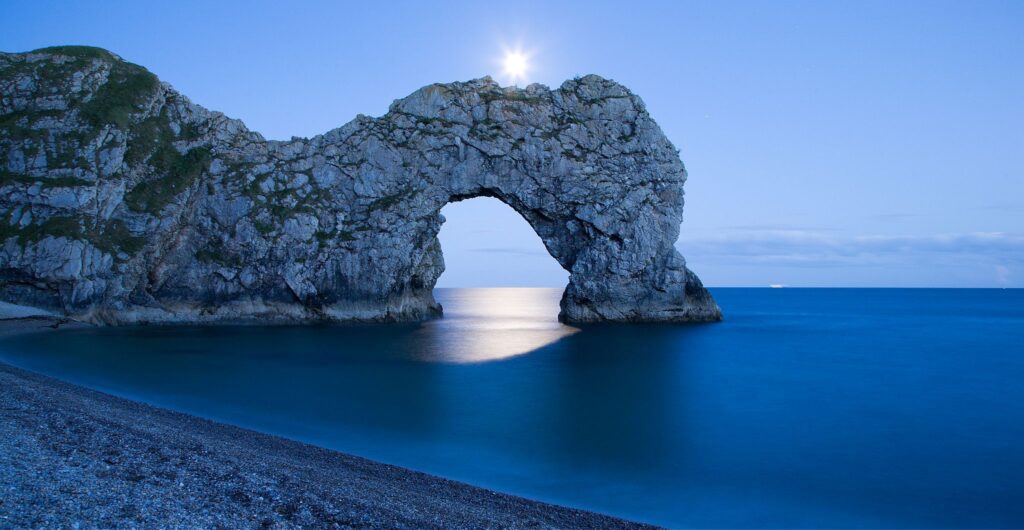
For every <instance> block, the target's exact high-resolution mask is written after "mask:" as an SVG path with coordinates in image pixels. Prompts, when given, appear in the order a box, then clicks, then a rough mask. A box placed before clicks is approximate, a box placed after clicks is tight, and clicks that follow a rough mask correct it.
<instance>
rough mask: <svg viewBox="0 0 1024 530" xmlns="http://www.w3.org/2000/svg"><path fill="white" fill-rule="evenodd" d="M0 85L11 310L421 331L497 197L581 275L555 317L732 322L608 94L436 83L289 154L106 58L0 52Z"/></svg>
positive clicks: (620, 92)
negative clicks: (467, 206) (357, 324)
mask: <svg viewBox="0 0 1024 530" xmlns="http://www.w3.org/2000/svg"><path fill="white" fill-rule="evenodd" d="M43 68H49V69H50V71H48V73H47V75H46V76H45V77H44V76H42V75H40V70H41V69H43ZM54 70H55V71H56V72H54ZM0 79H2V86H0V88H3V91H4V93H5V94H8V93H10V94H13V97H12V98H10V101H13V102H14V103H13V108H5V109H3V122H2V123H3V124H4V125H2V126H0V147H2V155H3V162H4V163H5V165H6V167H7V169H8V171H9V174H15V175H16V178H6V179H5V180H4V182H3V183H2V185H3V187H4V190H3V192H4V193H3V199H2V200H0V207H2V209H3V212H4V213H5V215H6V220H7V223H8V225H10V226H9V227H8V228H7V229H6V231H5V232H4V233H3V234H0V237H2V238H3V244H4V246H3V250H2V252H0V282H2V283H0V293H2V295H3V299H4V300H7V301H16V302H25V303H29V304H30V305H37V306H43V307H48V308H51V309H56V310H59V311H61V312H64V313H66V314H69V315H73V316H77V317H79V318H86V319H90V320H94V321H99V322H110V323H121V322H139V321H175V322H182V321H187V322H195V321H234V320H286V321H294V320H324V319H326V320H345V319H368V320H413V319H419V318H426V317H429V316H432V315H436V314H438V313H439V312H440V308H439V306H438V305H437V303H436V302H435V301H434V299H433V295H432V289H433V286H434V284H435V282H436V281H437V278H438V276H440V274H441V272H442V271H443V267H444V265H443V257H442V255H441V249H440V244H439V242H438V240H437V234H438V231H439V229H440V225H441V217H440V210H441V208H442V207H444V205H446V204H448V203H449V202H452V201H456V200H460V199H465V198H471V197H479V196H487V197H495V198H497V199H499V200H501V201H502V202H504V203H505V204H508V205H509V206H511V207H512V208H513V209H514V210H515V211H517V212H518V213H519V214H520V215H522V216H523V218H524V219H526V221H527V222H528V223H529V224H530V226H531V227H533V229H534V230H535V231H536V232H537V234H538V235H539V236H540V238H541V239H542V241H543V242H544V245H545V247H546V248H547V250H548V252H549V253H550V254H551V255H552V257H554V258H555V259H556V260H557V261H558V262H559V264H561V265H562V267H564V268H565V269H566V270H568V271H569V272H570V281H569V285H568V287H567V288H566V290H565V293H564V295H563V297H562V302H561V314H560V318H561V319H562V320H565V321H568V322H601V321H700V320H717V319H719V318H721V313H720V311H719V309H718V306H717V305H716V304H715V302H714V300H713V299H712V298H711V296H710V294H709V293H708V292H707V291H706V290H705V289H704V287H703V286H702V285H701V283H700V281H699V280H698V279H697V277H696V275H694V274H693V273H692V272H690V271H689V270H688V269H687V268H686V263H685V261H684V259H683V257H682V256H681V255H680V254H679V253H678V252H677V251H676V249H675V248H674V246H673V244H674V242H675V240H676V238H677V236H678V233H679V226H680V223H681V221H682V211H683V183H684V181H685V178H686V173H685V170H684V168H683V164H682V162H681V161H680V160H679V157H678V154H677V151H676V150H675V148H674V147H673V146H672V144H671V143H670V142H669V141H668V139H666V138H665V136H664V135H663V134H662V132H661V130H660V129H659V128H658V126H657V125H656V124H655V123H654V121H653V120H652V119H651V118H650V116H649V115H648V114H647V111H646V109H645V107H644V104H643V102H642V101H641V100H640V98H638V97H637V96H635V95H633V94H632V93H630V92H629V91H628V90H627V89H626V88H624V87H623V86H621V85H619V84H617V83H615V82H613V81H609V80H605V79H602V78H600V77H597V76H587V77H583V78H579V79H574V80H570V81H566V82H565V83H564V84H563V85H562V86H561V87H559V88H558V89H554V90H549V89H548V88H546V87H544V86H542V85H530V86H529V87H526V88H525V89H517V88H510V87H500V86H499V85H497V84H496V83H494V82H493V81H492V80H491V79H489V78H483V79H477V80H473V81H469V82H464V83H450V84H435V85H430V86H427V87H424V88H422V89H420V90H418V91H416V92H415V93H413V94H412V95H410V96H408V97H406V98H404V99H401V100H397V101H395V102H394V103H393V104H392V105H391V107H390V109H389V111H388V113H387V114H385V115H384V116H382V117H380V118H369V117H365V116H359V117H357V118H356V119H355V120H353V121H352V122H350V123H348V124H347V125H345V126H343V127H341V128H339V129H335V130H333V131H330V132H328V133H326V134H324V135H320V136H316V137H314V138H309V139H304V138H293V139H292V140H289V141H284V142H278V141H266V140H264V139H263V138H262V137H261V136H260V135H259V134H257V133H253V132H251V131H249V130H247V129H246V128H245V127H244V125H243V124H242V123H241V122H239V121H237V120H231V119H228V118H226V117H224V116H223V115H222V114H219V113H216V112H211V111H208V110H206V109H203V108H202V107H199V106H197V105H194V104H192V103H191V102H189V101H188V100H187V99H186V98H185V97H184V96H181V95H180V94H178V93H177V92H175V91H174V90H173V89H172V88H170V87H169V86H168V85H166V84H159V83H158V82H156V81H155V78H153V77H152V74H149V73H148V72H146V71H145V70H144V69H142V68H141V67H138V66H135V65H131V64H129V63H125V62H123V61H121V60H120V59H119V58H117V57H116V56H113V55H112V54H109V53H108V52H104V51H102V50H95V49H88V48H84V49H77V48H75V49H70V50H69V49H63V48H62V49H59V50H41V51H37V52H32V53H29V54H3V55H2V56H0ZM75 87H78V90H77V91H76V90H75ZM44 94H46V95H48V96H45V97H44ZM53 94H57V96H56V97H57V101H56V103H55V102H54V100H53V98H54V96H53ZM46 98H49V99H46ZM100 103H102V104H103V105H105V106H101V107H100V108H96V106H97V105H99V104H100ZM5 104H6V103H5ZM111 105H113V106H114V107H113V108H109V107H110V106H111ZM118 105H120V107H119V106H118ZM44 107H45V108H44ZM54 109H56V111H55V110H54ZM54 112H57V113H59V114H60V116H58V117H59V119H57V120H52V119H49V118H52V117H53V114H54ZM26 131H44V132H45V134H35V133H26ZM39 151H42V152H45V153H50V152H53V153H63V154H62V155H61V156H62V157H63V158H65V159H67V158H70V159H71V160H73V161H75V163H74V164H71V165H70V167H69V166H68V165H67V164H64V165H58V164H56V163H55V162H53V161H52V158H53V157H50V158H47V157H43V159H42V160H40V159H39V157H38V156H36V157H35V158H33V157H32V156H31V153H32V152H39ZM26 216H28V220H27V221H26Z"/></svg>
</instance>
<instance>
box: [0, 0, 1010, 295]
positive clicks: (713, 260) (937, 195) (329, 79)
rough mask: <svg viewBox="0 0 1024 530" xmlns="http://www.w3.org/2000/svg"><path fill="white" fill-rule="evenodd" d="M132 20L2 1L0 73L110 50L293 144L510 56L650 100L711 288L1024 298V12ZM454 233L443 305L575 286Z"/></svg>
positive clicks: (225, 6) (549, 5)
mask: <svg viewBox="0 0 1024 530" xmlns="http://www.w3.org/2000/svg"><path fill="white" fill-rule="evenodd" d="M142 4H149V3H142V2H138V3H136V2H103V3H98V2H96V3H91V4H86V3H61V2H39V1H33V2H20V1H13V0H5V1H4V2H2V3H0V18H2V19H3V20H4V21H6V24H4V29H5V31H4V32H3V33H2V34H0V50H4V51H24V50H29V49H34V48H38V47H43V46H49V45H55V44H89V45H95V46H102V47H105V48H109V49H111V50H113V51H115V52H116V53H118V54H120V55H121V56H123V57H125V58H126V59H128V60H130V61H133V62H136V63H139V64H142V65H144V66H146V67H147V68H149V69H150V70H152V71H153V72H155V73H156V74H157V75H159V76H160V77H161V78H162V79H164V80H165V81H168V82H170V83H171V84H173V85H174V86H175V87H176V88H178V89H179V90H181V91H182V92H184V93H185V94H187V95H188V96H190V97H191V98H192V99H193V100H194V101H195V102H197V103H199V104H201V105H204V106H206V107H208V108H212V109H216V110H220V111H223V112H225V113H226V114H228V115H230V116H232V117H237V118H241V119H242V120H244V121H245V122H246V123H247V124H248V125H249V126H250V127H251V128H252V129H254V130H257V131H259V132H261V133H263V134H264V135H265V136H266V137H268V138H272V139H285V138H288V137H290V136H293V135H296V136H310V135H314V134H318V133H321V132H325V131H327V130H329V129H332V128H335V127H338V126H340V125H342V124H344V123H346V122H347V121H349V120H351V119H352V118H353V117H354V116H355V115H356V114H359V113H362V114H368V115H380V114H383V113H384V112H385V111H386V109H387V106H388V104H390V102H391V101H392V100H393V99H395V98H399V97H402V96H405V95H407V94H409V93H410V92H412V91H413V90H415V89H416V88H418V87H420V86H422V85H425V84H429V83H432V82H437V81H453V80H465V79H470V78H474V77H480V76H482V75H485V74H492V75H495V76H496V77H497V78H498V79H499V80H501V77H500V74H501V66H500V60H501V57H502V54H503V49H505V48H508V47H517V46H518V47H521V48H522V49H524V50H526V51H528V52H530V53H531V54H532V60H531V71H530V72H529V73H528V79H527V81H528V82H533V81H536V82H541V83H544V84H547V85H549V86H557V85H559V84H560V83H561V82H562V81H563V80H564V79H566V78H569V77H572V76H575V75H579V74H586V73H597V74H600V75H603V76H605V77H610V78H613V79H615V80H617V81H619V82H621V83H623V84H625V85H627V86H628V87H630V88H631V89H632V90H633V91H634V92H636V93H637V94H639V95H640V96H641V97H642V98H643V99H644V101H645V102H646V103H647V106H648V109H649V111H650V112H651V114H652V116H653V117H654V118H655V120H657V121H658V123H659V124H660V125H661V127H662V129H664V131H665V133H666V134H667V135H668V136H669V138H670V139H671V140H672V141H673V142H674V143H675V144H676V146H677V147H678V148H679V149H680V151H681V155H682V158H683V161H684V162H685V163H686V165H687V168H688V170H689V173H690V179H689V181H688V183H687V185H686V186H687V187H686V192H687V205H686V219H685V222H684V224H683V227H682V236H681V237H680V240H679V242H678V243H677V246H678V247H679V249H680V250H681V251H682V252H683V254H684V255H685V256H686V257H687V259H688V261H689V263H690V265H691V267H692V268H693V269H695V270H696V271H697V272H698V273H699V274H700V275H701V277H702V278H703V279H704V281H705V283H707V284H709V285H713V286H731V285H755V286H760V285H767V284H771V283H779V284H785V285H793V286H832V285H835V286H949V287H956V286H963V287H1004V286H1005V287H1024V97H1022V96H1021V95H1022V94H1024V2H1019V1H1007V2H990V1H978V2H957V3H954V2H940V1H928V2H910V1H904V2H873V1H858V2H823V1H819V2H728V3H724V2H703V3H692V2H676V1H672V2H639V3H636V4H632V3H631V4H629V5H627V4H626V3H623V2H578V3H573V2H564V3H553V2H529V1H520V2H500V3H499V2H487V3H484V2H465V3H454V2H443V3H428V2H407V3H402V2H379V3H374V4H375V5H370V4H371V3H369V2H367V3H361V4H345V3H341V2H310V3H302V2H295V3H287V2H273V3H271V2H238V3H232V2H175V3H162V4H153V5H142ZM207 4H215V5H207ZM444 214H445V215H446V217H447V218H448V219H449V222H448V223H447V224H446V225H445V228H444V229H443V230H442V245H443V248H444V251H445V256H446V261H447V262H448V272H446V273H445V275H444V276H443V277H442V279H441V282H440V285H446V286H480V285H519V286H521V285H546V286H560V285H562V284H564V282H565V277H566V275H565V272H564V271H562V270H561V269H560V268H559V267H558V265H557V264H555V262H554V260H552V259H551V258H550V257H549V256H547V255H546V254H545V253H544V249H543V247H542V246H541V244H540V241H539V240H538V239H537V238H536V236H534V235H533V234H532V233H531V232H530V230H529V227H528V226H527V225H526V223H525V221H522V220H521V219H520V218H518V216H517V215H516V214H515V213H514V212H512V211H511V210H510V209H509V208H507V207H505V206H504V205H501V204H500V203H497V202H496V201H493V200H488V199H475V200H473V201H466V202H463V203H459V204H455V205H450V206H448V207H447V208H445V210H444Z"/></svg>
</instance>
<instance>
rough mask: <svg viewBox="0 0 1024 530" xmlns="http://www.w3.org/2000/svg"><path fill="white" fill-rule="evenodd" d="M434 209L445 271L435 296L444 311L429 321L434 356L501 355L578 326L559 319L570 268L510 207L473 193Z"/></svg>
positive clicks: (533, 347) (549, 339)
mask: <svg viewBox="0 0 1024 530" xmlns="http://www.w3.org/2000/svg"><path fill="white" fill-rule="evenodd" d="M441 214H442V215H443V216H444V217H445V222H444V224H443V225H441V231H440V233H439V234H438V239H440V241H441V252H442V254H443V255H444V261H445V272H444V273H443V274H442V275H441V277H440V278H439V279H438V281H437V286H436V288H435V290H434V298H435V299H436V300H437V301H438V302H440V304H441V305H442V306H443V308H444V314H443V317H442V318H441V319H438V320H434V321H432V322H430V323H429V324H428V327H429V330H430V332H432V333H435V334H436V336H437V337H438V339H439V340H441V341H442V343H443V344H444V348H439V349H438V351H437V352H435V357H437V358H438V360H444V361H449V362H481V361H489V360H497V359H503V358H507V357H511V356H515V355H521V354H524V353H527V352H530V351H533V350H536V349H538V348H541V347H544V346H546V345H548V344H551V343H553V342H555V341H557V340H558V339H560V338H562V337H564V336H566V335H569V334H572V333H575V332H576V331H578V330H577V329H576V328H573V327H571V326H566V325H564V324H562V323H560V322H558V312H559V300H560V299H561V296H562V291H564V289H565V286H566V284H568V281H569V273H568V272H567V271H566V270H565V269H563V268H562V267H561V265H559V264H558V261H556V260H555V258H553V257H551V255H550V254H548V252H547V249H546V248H545V247H544V243H543V242H542V241H541V239H540V237H539V236H538V235H537V234H536V233H535V232H534V231H533V228H532V227H531V226H530V224H529V223H527V222H526V220H525V219H523V218H522V216H520V215H519V214H518V213H517V212H516V211H515V210H513V209H512V208H511V207H510V206H508V205H506V204H505V203H503V202H501V201H500V200H498V199H495V198H490V197H476V198H472V199H467V200H463V201H459V202H454V203H450V204H448V205H446V206H445V207H444V208H443V209H442V210H441ZM456 338H457V340H452V339H456Z"/></svg>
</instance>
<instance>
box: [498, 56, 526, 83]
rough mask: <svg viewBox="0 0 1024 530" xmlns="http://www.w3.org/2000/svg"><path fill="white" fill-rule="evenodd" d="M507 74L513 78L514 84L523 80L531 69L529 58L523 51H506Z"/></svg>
mask: <svg viewBox="0 0 1024 530" xmlns="http://www.w3.org/2000/svg"><path fill="white" fill-rule="evenodd" d="M504 63H505V74H506V75H508V76H509V77H511V78H512V84H515V83H516V81H521V80H522V79H523V78H524V77H525V76H526V71H527V70H529V68H530V64H529V58H528V57H527V56H526V54H524V53H523V52H519V51H510V52H506V53H505V61H504Z"/></svg>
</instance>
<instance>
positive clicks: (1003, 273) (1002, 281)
mask: <svg viewBox="0 0 1024 530" xmlns="http://www.w3.org/2000/svg"><path fill="white" fill-rule="evenodd" d="M996 283H998V284H999V285H1009V284H1010V268H1009V267H1007V266H1006V265H996Z"/></svg>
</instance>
